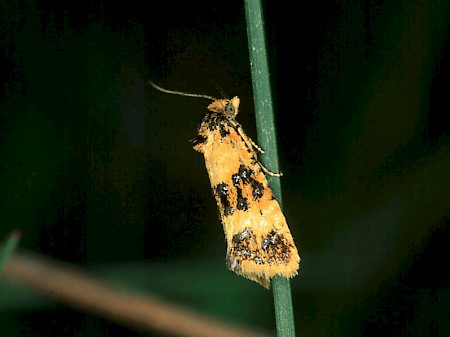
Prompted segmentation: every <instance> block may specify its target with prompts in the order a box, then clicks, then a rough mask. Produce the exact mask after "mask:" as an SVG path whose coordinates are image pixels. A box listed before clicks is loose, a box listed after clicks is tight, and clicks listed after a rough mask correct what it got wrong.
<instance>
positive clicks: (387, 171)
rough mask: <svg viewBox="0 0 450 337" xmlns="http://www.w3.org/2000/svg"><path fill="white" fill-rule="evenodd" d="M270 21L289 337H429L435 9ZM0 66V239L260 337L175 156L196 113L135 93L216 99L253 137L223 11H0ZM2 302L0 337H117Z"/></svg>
mask: <svg viewBox="0 0 450 337" xmlns="http://www.w3.org/2000/svg"><path fill="white" fill-rule="evenodd" d="M291 6H293V5H290V4H288V3H286V2H282V1H276V2H273V1H268V2H267V3H266V4H265V6H264V8H265V14H266V33H267V42H268V46H269V56H270V66H271V79H272V84H273V95H274V100H275V103H276V104H275V106H276V113H277V116H276V122H277V132H278V146H279V150H280V155H281V158H280V166H281V169H282V171H283V173H284V177H283V178H282V187H283V200H284V210H285V214H286V217H287V219H288V222H289V224H290V228H291V231H292V233H293V236H294V238H295V240H296V243H297V246H298V247H299V250H300V254H301V256H302V263H301V269H300V274H299V276H297V277H296V278H294V279H293V280H292V290H293V302H294V310H295V318H296V329H297V333H298V335H299V336H380V335H382V336H444V335H449V334H450V324H449V315H448V312H449V309H450V300H449V299H450V296H449V295H450V291H449V268H448V261H447V260H448V259H447V258H445V256H446V255H448V245H449V234H450V231H449V227H448V222H449V204H450V175H449V172H450V160H449V155H450V148H449V143H450V138H449V130H450V127H449V125H450V124H449V123H448V122H447V117H448V111H449V110H448V85H449V82H448V78H450V63H449V57H450V54H449V53H450V50H449V47H448V41H449V35H448V28H449V27H448V22H450V21H449V19H450V18H449V1H418V0H416V1H407V2H402V1H385V2H383V1H363V2H357V1H339V2H329V1H328V2H308V3H301V4H300V5H299V6H300V8H294V7H291ZM147 7H149V8H147ZM0 62H1V67H0V71H1V87H0V95H1V96H0V137H1V138H0V140H1V141H0V224H1V225H0V235H1V237H6V236H7V235H8V233H9V232H10V231H11V230H12V229H14V228H20V229H21V230H22V232H23V237H22V240H21V246H22V247H24V248H27V249H30V250H33V251H35V252H39V253H41V254H45V255H47V256H50V257H53V258H56V259H59V260H64V261H67V262H70V263H73V264H75V265H78V266H81V267H83V268H87V269H89V270H91V272H93V273H97V274H98V275H101V276H102V277H104V278H105V279H107V278H110V279H111V280H112V281H113V282H122V283H123V284H126V285H127V286H128V287H130V288H134V287H137V286H136V285H137V284H140V285H139V287H140V289H141V291H146V292H149V293H153V294H157V295H158V296H159V297H161V298H166V299H170V300H172V301H174V302H177V303H181V304H183V305H185V306H189V307H192V308H193V309H195V310H197V311H200V312H205V313H207V314H209V315H212V316H215V317H220V318H222V319H224V320H226V321H229V322H235V323H239V324H243V325H247V326H250V327H252V326H253V327H257V328H259V329H263V330H267V331H273V330H274V318H273V308H272V298H271V293H270V292H268V291H267V290H265V289H263V288H261V287H259V286H258V285H256V284H253V283H251V282H250V281H247V280H245V279H243V278H239V277H237V276H235V275H233V274H232V273H230V272H228V271H227V270H226V267H225V263H224V256H225V243H224V239H223V231H222V228H221V225H220V223H219V221H218V219H217V213H216V209H215V203H214V199H213V197H212V193H211V191H210V188H209V181H208V177H207V173H206V170H205V168H204V164H203V158H202V156H201V155H200V154H198V153H196V152H195V151H193V150H192V148H191V146H190V144H189V142H188V140H189V139H191V138H193V137H194V136H195V134H196V129H197V125H198V122H199V121H200V119H201V116H202V114H203V112H204V111H205V107H206V105H207V104H208V102H207V101H204V100H202V99H195V98H187V97H179V96H173V95H166V94H163V93H160V92H157V91H155V90H154V89H153V88H151V87H150V86H149V85H148V82H147V81H148V80H149V79H151V80H153V81H155V82H156V83H158V84H159V85H161V86H163V87H166V88H169V89H172V90H180V91H186V92H194V93H201V94H208V95H212V96H220V94H219V92H218V90H217V87H219V88H220V89H221V90H222V91H223V92H225V93H226V94H227V95H228V96H234V95H238V96H239V97H240V98H241V102H242V103H241V107H240V114H239V116H238V120H239V121H240V123H241V124H242V125H243V126H244V128H245V129H246V130H247V132H248V134H249V135H250V136H251V137H252V138H254V139H256V132H255V127H254V112H253V101H252V86H251V78H250V69H249V59H248V50H247V37H246V27H245V16H244V8H243V4H242V3H241V2H240V1H232V2H229V1H227V2H217V3H216V2H214V3H212V2H211V3H207V4H205V3H198V4H197V3H195V2H194V3H193V2H180V3H177V2H158V3H154V4H152V3H147V2H143V3H141V2H139V1H135V0H129V1H127V2H120V3H117V4H112V3H108V2H101V1H90V2H79V1H76V2H75V1H61V2H60V1H31V0H23V1H9V2H2V3H1V5H0ZM130 270H132V271H133V272H130ZM17 297H18V298H17V300H13V301H10V302H8V301H6V300H2V299H1V298H0V311H1V312H2V314H1V317H0V335H2V336H62V335H64V336H110V335H114V334H120V335H121V336H137V335H139V333H138V332H135V331H132V330H130V329H128V328H126V327H120V326H118V325H115V324H114V323H111V322H108V321H106V320H103V319H101V318H99V317H97V316H92V315H90V314H87V313H83V312H79V311H77V310H72V309H70V308H67V307H65V306H64V305H62V304H56V303H50V302H48V301H45V300H44V299H40V300H33V301H31V302H27V300H24V299H20V294H17ZM5 298H6V297H5ZM2 302H3V303H2ZM17 303H23V305H22V306H18V305H17ZM43 323H44V324H43ZM2 329H3V330H2ZM156 335H158V334H156V333H155V336H156Z"/></svg>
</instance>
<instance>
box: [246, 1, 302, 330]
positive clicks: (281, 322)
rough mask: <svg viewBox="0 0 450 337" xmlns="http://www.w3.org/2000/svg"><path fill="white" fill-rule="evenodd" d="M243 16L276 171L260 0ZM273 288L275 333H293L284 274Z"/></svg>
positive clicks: (264, 141)
mask: <svg viewBox="0 0 450 337" xmlns="http://www.w3.org/2000/svg"><path fill="white" fill-rule="evenodd" d="M245 17H246V20H247V35H248V47H249V53H250V66H251V72H252V82H253V97H254V103H255V116H256V127H257V131H258V143H259V145H260V146H261V147H262V148H263V149H264V150H265V151H266V152H267V153H268V154H267V155H263V156H262V163H263V164H264V165H265V166H266V167H267V168H268V169H269V170H271V171H273V172H278V171H279V168H278V150H277V142H276V133H275V123H274V113H273V104H272V95H271V90H270V79H269V66H268V61H267V48H266V42H265V36H264V22H263V16H262V6H261V1H259V0H245ZM267 178H268V181H269V184H270V187H271V188H272V191H273V193H274V196H275V198H276V199H277V200H278V203H279V204H280V206H282V199H281V185H280V179H279V178H278V177H270V176H268V177H267ZM272 291H273V298H274V307H275V320H276V324H277V335H278V337H294V336H295V326H294V311H293V308H292V298H291V287H290V282H289V280H288V279H286V278H283V277H275V278H273V279H272Z"/></svg>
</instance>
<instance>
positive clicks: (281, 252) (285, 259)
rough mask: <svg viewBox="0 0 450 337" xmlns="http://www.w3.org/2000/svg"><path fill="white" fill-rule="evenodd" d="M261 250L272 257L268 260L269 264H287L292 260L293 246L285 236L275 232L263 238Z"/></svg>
mask: <svg viewBox="0 0 450 337" xmlns="http://www.w3.org/2000/svg"><path fill="white" fill-rule="evenodd" d="M261 248H262V249H263V250H264V251H265V252H266V253H267V255H268V256H270V258H269V259H268V260H267V263H269V264H273V263H283V264H287V263H289V261H290V260H291V253H292V245H291V244H290V243H289V242H288V241H287V240H286V238H285V237H284V235H283V234H279V233H277V232H275V231H274V230H272V231H271V232H270V233H269V234H268V235H267V236H266V237H265V238H263V241H262V245H261Z"/></svg>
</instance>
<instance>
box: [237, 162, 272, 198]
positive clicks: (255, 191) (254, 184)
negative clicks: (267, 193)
mask: <svg viewBox="0 0 450 337" xmlns="http://www.w3.org/2000/svg"><path fill="white" fill-rule="evenodd" d="M253 176H254V171H253V170H250V169H249V168H248V167H247V166H245V165H243V164H241V165H240V166H239V170H238V173H235V174H233V175H232V176H231V180H232V182H233V185H234V186H236V187H239V186H240V184H241V182H242V183H243V184H249V185H250V186H251V189H252V197H253V200H257V199H259V198H261V197H262V196H263V194H264V185H263V184H262V183H261V182H259V181H258V180H256V179H255V178H254V177H253Z"/></svg>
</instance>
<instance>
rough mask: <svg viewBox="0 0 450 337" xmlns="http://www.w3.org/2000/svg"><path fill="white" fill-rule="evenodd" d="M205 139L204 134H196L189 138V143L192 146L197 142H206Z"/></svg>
mask: <svg viewBox="0 0 450 337" xmlns="http://www.w3.org/2000/svg"><path fill="white" fill-rule="evenodd" d="M206 140H207V138H206V137H205V136H202V135H198V136H197V137H195V138H194V139H191V140H190V141H189V143H191V145H192V146H196V145H198V144H203V143H204V142H206Z"/></svg>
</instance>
